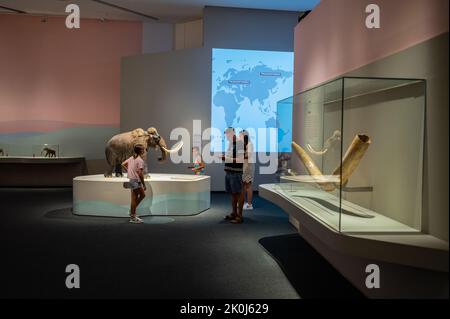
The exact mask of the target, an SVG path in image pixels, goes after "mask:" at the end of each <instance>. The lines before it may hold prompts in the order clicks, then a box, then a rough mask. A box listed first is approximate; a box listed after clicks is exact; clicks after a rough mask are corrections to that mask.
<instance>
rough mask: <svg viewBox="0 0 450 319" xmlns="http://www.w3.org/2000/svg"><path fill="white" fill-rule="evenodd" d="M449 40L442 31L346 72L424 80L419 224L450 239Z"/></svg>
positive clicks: (355, 74) (446, 34)
mask: <svg viewBox="0 0 450 319" xmlns="http://www.w3.org/2000/svg"><path fill="white" fill-rule="evenodd" d="M448 40H449V39H448V33H445V34H443V35H440V36H437V37H435V38H433V39H430V40H428V41H425V42H423V43H420V44H418V45H415V46H413V47H411V48H408V49H406V50H404V51H402V52H399V53H396V54H393V55H391V56H388V57H386V58H384V59H381V60H378V61H376V62H374V63H371V64H369V65H366V66H364V67H362V68H360V69H357V70H355V71H352V72H350V73H349V74H348V75H354V76H376V77H404V78H423V79H426V80H427V96H426V99H427V106H426V115H425V118H426V123H425V149H424V172H423V180H424V183H423V203H422V228H423V230H424V231H425V232H427V233H429V234H431V235H433V236H436V237H438V238H441V239H444V240H447V241H448V239H449V228H448V225H449V219H448V217H449V214H448V212H449V200H448V192H449V183H448V176H449V167H448V163H449V150H448V148H449V143H448V136H449V114H448V107H449V99H448V76H449V74H448V49H449V48H448ZM404 160H405V161H407V160H408V159H407V158H405V159H404Z"/></svg>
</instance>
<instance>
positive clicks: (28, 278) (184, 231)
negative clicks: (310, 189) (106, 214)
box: [0, 189, 360, 298]
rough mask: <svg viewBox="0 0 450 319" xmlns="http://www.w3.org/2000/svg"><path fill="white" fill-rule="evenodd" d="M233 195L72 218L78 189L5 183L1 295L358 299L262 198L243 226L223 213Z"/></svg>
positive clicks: (0, 204)
mask: <svg viewBox="0 0 450 319" xmlns="http://www.w3.org/2000/svg"><path fill="white" fill-rule="evenodd" d="M229 201H230V200H229V196H228V195H227V194H224V193H213V194H212V197H211V206H212V207H211V209H210V210H208V211H205V212H204V213H202V214H200V215H197V216H190V217H145V218H144V221H145V223H144V224H143V225H134V224H129V223H128V222H127V219H118V218H99V217H80V216H74V215H72V214H71V205H72V190H71V189H0V213H1V218H2V222H1V223H0V240H1V243H2V258H1V263H0V287H1V288H0V297H2V298H5V297H6V298H18V297H20V298H22V297H26V298H48V297H52V298H72V297H75V298H92V297H95V298H300V297H306V298H309V297H315V298H317V297H319V298H320V297H321V296H323V297H339V298H342V297H349V298H353V297H359V296H360V294H359V293H358V292H357V291H356V289H355V288H353V287H352V286H351V285H350V284H349V283H348V282H347V281H346V280H345V279H343V278H342V277H341V276H340V274H339V273H338V272H337V271H336V270H334V268H332V267H331V266H330V265H329V264H328V263H327V262H326V261H325V260H324V259H323V258H322V257H321V256H320V255H318V254H317V253H316V252H315V251H314V250H313V249H312V248H311V247H310V246H309V245H308V244H307V243H306V242H305V241H303V240H302V239H301V237H299V236H298V235H297V234H296V230H295V228H294V227H293V226H292V225H290V224H289V222H288V218H287V215H286V214H285V213H284V212H282V211H281V210H280V209H279V208H278V207H276V206H274V205H272V204H271V203H269V202H267V201H265V200H263V199H261V198H258V197H256V199H255V207H256V210H254V211H253V212H250V213H247V215H246V220H245V223H244V224H241V225H232V224H229V223H227V222H225V221H223V220H222V218H223V216H224V215H225V213H226V212H228V211H229ZM283 235H288V237H286V238H288V239H289V240H288V242H286V240H280V238H281V239H283V238H284V237H283ZM280 236H281V237H280ZM288 247H289V248H288ZM289 250H292V252H289ZM296 250H299V251H296ZM274 258H277V259H278V260H277V261H276V260H275V259H274ZM299 258H300V259H299ZM291 261H292V262H291ZM286 263H287V264H286ZM68 264H77V265H79V267H80V271H81V276H80V277H81V288H80V289H71V290H69V289H67V288H66V286H65V279H66V276H67V274H66V273H65V267H66V265H68ZM283 264H286V265H290V266H283ZM280 265H281V267H280ZM296 267H300V268H299V271H298V273H297V271H296V270H295V269H296ZM302 267H303V268H302ZM282 268H283V270H284V271H286V272H283V270H282ZM324 276H325V277H324ZM302 278H303V279H302ZM324 278H325V280H324ZM330 278H331V279H330ZM315 285H317V286H315ZM321 292H323V295H321Z"/></svg>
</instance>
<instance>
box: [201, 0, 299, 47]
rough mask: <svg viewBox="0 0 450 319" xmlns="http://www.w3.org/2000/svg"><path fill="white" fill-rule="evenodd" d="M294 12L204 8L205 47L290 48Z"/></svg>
mask: <svg viewBox="0 0 450 319" xmlns="http://www.w3.org/2000/svg"><path fill="white" fill-rule="evenodd" d="M297 20H298V12H289V11H271V10H253V9H239V8H223V7H209V6H207V7H205V9H204V18H203V24H204V29H203V39H204V45H205V47H208V48H233V49H249V50H269V51H270V50H272V51H294V27H295V26H296V25H297Z"/></svg>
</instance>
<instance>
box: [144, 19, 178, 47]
mask: <svg viewBox="0 0 450 319" xmlns="http://www.w3.org/2000/svg"><path fill="white" fill-rule="evenodd" d="M173 37H174V25H173V24H171V23H159V22H144V23H143V24H142V53H156V52H166V51H170V50H172V49H173V44H174V41H173Z"/></svg>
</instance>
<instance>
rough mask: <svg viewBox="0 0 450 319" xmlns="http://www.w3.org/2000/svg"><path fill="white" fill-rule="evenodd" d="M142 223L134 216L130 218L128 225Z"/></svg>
mask: <svg viewBox="0 0 450 319" xmlns="http://www.w3.org/2000/svg"><path fill="white" fill-rule="evenodd" d="M143 222H144V221H143V220H142V219H141V218H139V217H137V216H134V217H131V218H130V223H132V224H142V223H143Z"/></svg>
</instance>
